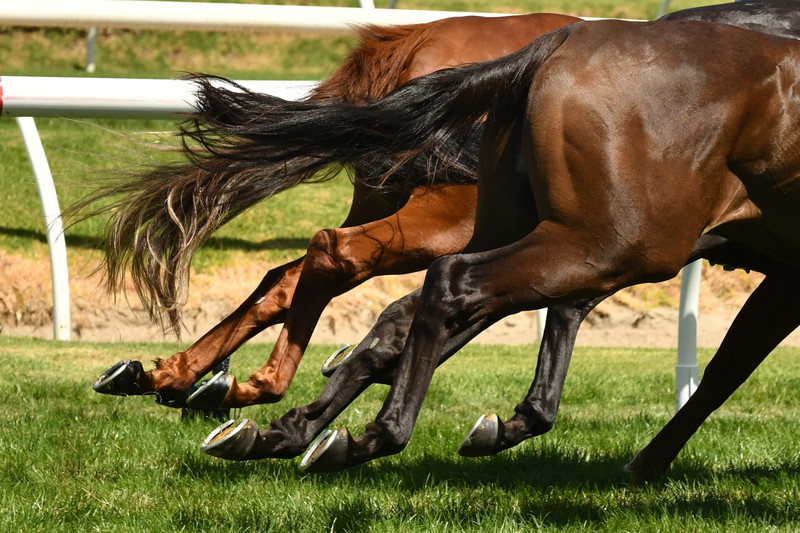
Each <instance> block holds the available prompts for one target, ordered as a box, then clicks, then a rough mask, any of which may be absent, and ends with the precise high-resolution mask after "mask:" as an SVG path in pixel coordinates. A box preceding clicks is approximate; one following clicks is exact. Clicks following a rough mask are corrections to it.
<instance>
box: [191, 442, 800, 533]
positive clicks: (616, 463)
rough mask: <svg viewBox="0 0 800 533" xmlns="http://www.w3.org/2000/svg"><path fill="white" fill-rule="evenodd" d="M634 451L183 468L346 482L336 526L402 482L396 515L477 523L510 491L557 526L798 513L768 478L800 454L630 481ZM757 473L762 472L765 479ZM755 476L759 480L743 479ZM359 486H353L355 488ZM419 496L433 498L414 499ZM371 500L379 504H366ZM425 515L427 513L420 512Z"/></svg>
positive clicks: (526, 514) (799, 474) (354, 525)
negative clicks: (613, 519) (326, 468)
mask: <svg viewBox="0 0 800 533" xmlns="http://www.w3.org/2000/svg"><path fill="white" fill-rule="evenodd" d="M630 457H632V454H631V455H623V454H619V455H615V454H608V455H605V456H600V457H591V458H586V457H584V456H582V455H581V454H578V453H559V452H558V451H557V450H555V449H547V448H545V449H544V450H536V451H534V452H533V453H529V454H524V455H523V454H520V453H515V454H507V455H500V456H496V457H491V458H482V459H462V458H458V457H455V458H453V459H452V460H450V459H448V458H446V457H440V456H437V455H433V454H431V455H425V456H422V457H416V458H406V459H403V458H402V456H400V457H396V458H387V459H379V460H377V461H375V462H373V463H368V464H366V465H363V466H360V467H356V468H354V469H351V470H347V471H344V472H340V473H336V474H321V475H319V474H317V475H304V474H302V473H299V472H298V471H297V470H296V466H297V461H296V460H292V461H283V460H277V459H276V460H265V461H258V462H246V463H227V462H223V461H220V462H209V461H208V460H205V459H204V458H202V457H194V458H193V459H189V458H188V457H187V459H189V460H188V461H187V465H186V466H187V470H186V471H184V472H183V474H184V475H187V476H190V477H203V478H212V479H216V480H218V481H220V482H223V483H232V484H235V483H238V482H240V481H243V480H254V479H263V478H264V476H265V475H266V476H270V477H272V476H282V477H284V478H286V479H287V480H289V479H292V480H299V481H301V482H308V483H310V486H309V490H315V489H316V488H317V484H319V486H323V487H325V489H327V490H331V491H333V492H336V491H337V489H338V490H341V491H343V492H349V493H350V494H351V496H349V497H348V498H346V499H345V500H344V501H330V502H329V503H328V504H325V506H326V507H327V508H326V509H319V511H320V512H324V513H327V514H328V516H330V518H331V519H334V518H335V520H336V522H335V523H336V530H337V531H363V530H364V528H365V527H366V526H367V525H369V524H373V523H375V522H376V521H380V520H389V518H388V517H387V511H386V510H382V509H379V508H376V507H375V505H374V501H372V500H371V498H373V499H374V496H373V495H375V494H384V493H385V491H386V490H390V491H399V492H400V493H401V496H400V497H399V498H398V500H399V501H398V503H397V509H395V510H393V511H392V512H393V513H394V514H396V515H397V516H396V518H397V520H400V521H401V522H402V521H403V520H405V519H408V520H413V519H415V517H416V516H417V515H418V514H420V512H421V511H420V505H422V507H423V509H424V511H423V514H429V515H430V516H428V518H435V519H439V518H442V517H446V519H447V520H448V521H451V523H454V524H455V525H456V526H458V525H459V524H461V525H469V524H477V523H481V522H482V521H484V522H485V521H486V520H488V519H491V517H492V516H493V515H502V514H503V512H504V511H503V505H504V501H508V502H512V504H511V507H512V508H513V511H511V512H510V514H509V517H510V519H511V520H512V522H516V523H517V524H523V525H526V526H532V525H534V524H536V525H537V526H539V525H542V524H545V525H550V526H553V527H558V526H574V525H576V524H586V523H596V524H599V523H603V522H605V521H607V520H609V517H610V516H618V515H620V514H622V515H625V516H627V517H629V519H630V520H636V519H637V518H638V517H642V519H644V520H646V521H648V522H649V523H651V524H652V523H653V522H654V521H656V522H657V521H658V520H661V519H663V520H667V521H669V522H670V523H672V522H673V521H675V520H680V518H681V517H685V518H687V519H690V520H700V519H702V520H714V521H720V522H724V521H728V520H733V521H737V520H738V521H742V520H744V521H748V522H764V523H770V524H773V525H779V524H785V523H794V520H795V517H796V513H795V511H796V510H794V511H793V510H792V509H790V508H789V507H787V506H786V502H785V501H782V499H781V498H775V497H773V494H772V493H771V490H770V485H771V483H772V482H774V481H775V480H777V479H781V478H787V477H788V478H789V480H790V481H791V480H792V479H794V478H796V479H797V480H800V464H798V462H797V461H791V460H787V461H786V462H784V463H779V464H775V465H772V466H769V467H746V468H741V469H728V470H725V471H724V472H722V473H719V472H718V473H716V474H713V473H710V472H709V471H708V470H706V468H705V466H704V465H703V464H701V463H698V464H680V465H679V466H677V467H675V468H673V469H672V470H670V472H669V473H668V475H667V476H665V477H664V478H663V479H661V480H659V481H658V482H656V483H653V484H650V485H647V486H644V487H636V486H634V485H631V484H630V482H629V477H628V475H627V473H626V472H624V471H623V470H622V466H623V465H624V464H625V463H626V462H627V461H628V460H629V459H630ZM759 480H761V482H760V481H759ZM743 485H744V486H748V485H751V486H752V487H753V490H744V491H742V490H741V489H740V487H741V486H743ZM354 488H355V489H356V494H357V495H356V496H352V493H353V489H354ZM419 498H422V499H423V501H427V500H430V502H429V503H425V504H419V503H417V504H416V506H414V505H412V504H411V503H409V502H411V501H412V500H414V499H419ZM370 501H372V503H373V505H370ZM421 518H424V517H421Z"/></svg>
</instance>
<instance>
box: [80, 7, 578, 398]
mask: <svg viewBox="0 0 800 533" xmlns="http://www.w3.org/2000/svg"><path fill="white" fill-rule="evenodd" d="M578 20H580V19H577V18H576V17H571V16H567V15H559V14H548V13H537V14H530V15H518V16H507V17H488V18H484V17H476V16H465V17H456V18H451V19H443V20H439V21H435V22H431V23H427V24H416V25H407V26H393V27H378V26H366V27H363V28H360V29H358V35H359V37H360V45H359V46H358V47H357V48H356V49H355V50H354V51H353V52H351V53H350V55H349V56H348V58H347V59H346V61H345V62H344V64H343V65H342V66H341V67H340V68H338V69H337V70H336V72H334V74H333V75H332V76H330V77H329V78H328V79H326V80H325V81H323V82H322V83H321V84H320V85H319V86H318V87H317V88H316V89H315V91H314V92H313V94H312V95H311V96H310V98H309V101H310V102H336V101H344V102H351V103H355V104H364V103H367V102H369V101H372V100H375V99H377V98H378V97H381V96H385V95H386V94H388V93H389V92H391V90H393V89H395V88H396V87H398V86H400V85H402V84H404V83H406V82H407V81H409V80H410V79H413V78H415V77H418V76H420V75H422V74H426V73H429V72H432V71H435V70H438V69H442V68H446V67H451V66H457V65H461V64H465V63H471V62H476V61H482V60H486V59H490V58H496V57H500V56H502V55H505V54H507V53H510V52H512V51H515V50H517V49H519V48H521V47H522V46H524V45H526V44H528V43H529V42H530V41H531V40H533V39H534V38H536V37H538V36H539V35H542V34H544V33H546V32H548V31H550V30H552V29H555V28H558V27H562V26H564V25H567V24H570V23H572V22H575V21H578ZM250 111H251V110H250V109H249V108H247V107H245V108H234V107H231V108H229V109H227V110H226V118H227V120H234V119H235V120H241V121H243V122H245V123H246V122H247V121H249V120H251V118H252V117H250V116H249V113H250ZM236 113H239V114H238V115H236ZM185 133H186V132H185ZM186 136H188V137H191V134H188V133H186ZM463 144H464V146H457V147H455V148H454V149H453V152H454V153H453V154H443V152H442V150H441V148H440V149H439V150H438V154H437V155H436V157H439V158H442V159H445V158H446V159H447V164H446V165H445V164H439V166H441V167H445V166H446V167H447V168H446V171H443V175H444V174H446V179H443V180H442V181H443V183H442V184H440V185H439V186H437V187H435V188H431V187H429V180H430V168H431V166H432V165H433V166H436V161H435V158H434V161H433V162H432V161H431V160H424V161H423V160H421V161H420V162H418V164H417V165H416V167H415V166H414V165H411V166H409V167H408V168H395V167H393V165H392V163H391V161H388V162H386V161H374V160H371V159H370V158H369V157H368V156H367V155H364V156H361V157H360V158H355V159H352V160H350V161H347V162H346V163H350V164H351V166H352V167H353V168H354V185H355V186H354V195H353V201H352V207H351V209H350V212H349V214H348V215H347V217H346V219H345V221H344V222H343V223H342V226H341V228H339V229H328V230H321V231H319V232H317V233H316V234H315V235H314V236H313V237H312V239H311V241H310V243H309V247H308V250H307V253H306V255H305V256H304V257H301V258H299V259H296V260H294V261H292V262H290V263H287V264H285V265H282V266H280V267H277V268H274V269H272V270H270V271H269V272H267V274H266V275H265V276H264V278H263V280H262V281H261V283H260V284H259V285H258V287H257V288H256V289H255V291H254V292H253V293H252V294H251V295H250V296H249V297H248V298H247V299H246V300H245V301H244V302H243V303H242V304H241V305H240V306H239V307H238V308H237V309H236V310H234V311H233V312H232V313H231V314H230V315H229V316H227V317H226V318H225V319H223V320H222V321H221V322H220V323H219V324H217V325H216V326H214V327H213V328H212V329H211V330H210V331H209V332H207V333H206V334H205V335H203V336H202V337H201V338H200V339H199V340H197V341H196V342H195V343H194V344H192V345H191V346H190V347H189V348H187V349H186V350H184V351H181V352H178V353H176V354H173V355H172V356H171V357H169V358H165V359H160V360H158V361H157V363H156V368H155V369H154V370H151V371H147V372H145V371H144V368H143V365H142V364H141V363H140V362H138V361H122V362H120V363H117V364H115V365H114V366H112V367H111V368H110V369H108V370H107V371H106V372H104V373H103V374H102V375H101V376H100V377H99V378H98V379H97V381H96V382H95V384H94V385H93V387H94V389H95V390H96V391H98V392H101V393H106V394H114V395H126V396H127V395H138V394H149V393H156V394H157V399H158V401H159V402H160V403H163V404H165V405H168V406H172V407H183V406H185V405H187V404H188V405H189V406H192V407H200V408H209V409H211V408H217V407H218V406H219V405H220V404H224V405H225V406H234V405H235V406H244V405H252V404H256V403H263V402H276V401H278V400H280V399H281V398H282V397H283V395H284V394H285V392H286V390H287V389H288V386H289V384H290V382H291V380H292V378H293V376H294V373H295V370H296V368H297V365H298V364H299V361H300V358H301V357H302V355H303V351H304V350H305V348H306V346H307V344H308V341H309V339H310V337H311V333H312V332H313V329H314V326H315V325H316V323H317V321H318V319H319V316H320V314H321V312H322V310H323V308H324V307H325V305H327V303H328V302H329V301H330V300H331V299H332V298H333V297H335V296H337V295H339V294H342V293H343V292H345V291H347V290H349V289H351V288H353V287H355V286H357V285H359V284H360V283H362V282H364V281H366V280H367V279H369V278H370V277H373V276H377V275H382V274H399V273H406V272H412V271H416V270H421V269H424V268H426V267H427V266H428V264H430V262H431V261H432V260H433V259H435V258H436V257H439V256H441V255H445V254H449V253H455V252H458V251H460V250H461V249H463V247H464V245H465V244H466V243H467V242H468V240H469V238H470V235H471V232H472V224H473V215H474V210H475V198H476V190H475V187H474V184H475V174H476V171H475V155H474V154H473V153H471V150H470V149H468V148H465V146H474V145H477V141H476V140H474V139H473V140H466V141H465V142H464V143H463ZM196 148H197V147H193V148H191V149H190V148H187V152H186V153H187V156H188V157H189V159H190V161H189V163H185V164H178V165H164V166H161V167H157V168H155V169H153V170H152V171H151V172H149V173H145V174H143V175H141V176H138V177H137V178H136V179H133V180H128V179H125V180H122V181H120V182H116V183H113V184H111V185H110V186H107V187H101V188H98V189H97V191H96V192H95V193H93V194H92V195H90V196H89V197H87V198H86V199H84V200H83V201H81V202H79V203H78V204H76V205H75V206H73V207H72V208H71V210H70V212H80V211H81V210H82V209H85V208H86V207H87V206H89V205H91V204H92V203H94V202H95V201H98V200H103V199H106V198H109V197H116V198H117V199H118V200H117V201H116V202H115V203H114V204H112V205H111V206H110V207H106V208H105V209H106V210H110V211H111V212H112V219H111V222H110V223H109V225H108V230H107V234H106V238H105V243H104V250H105V267H106V272H107V282H108V283H107V286H108V289H109V290H110V291H112V292H113V291H116V290H119V289H120V288H121V286H122V283H123V277H124V274H125V272H126V270H130V273H131V276H132V278H133V281H134V285H135V287H136V291H137V293H138V294H139V296H140V299H141V300H142V302H143V304H144V307H145V309H146V310H147V311H148V313H149V314H150V316H151V318H154V319H161V320H162V324H165V323H167V322H168V323H169V326H170V327H171V328H172V329H173V330H174V331H176V332H179V328H180V305H179V302H180V301H181V295H182V294H183V293H184V292H185V290H186V285H187V281H188V268H189V264H190V262H191V257H192V255H193V253H194V252H195V251H196V250H197V248H198V247H199V246H200V245H201V244H202V242H203V241H204V240H205V239H206V238H207V237H208V236H210V235H211V234H212V233H213V232H214V231H215V230H216V229H218V228H219V227H220V226H222V225H223V224H225V223H226V222H228V221H229V220H231V219H232V218H234V217H235V216H236V215H238V214H239V213H241V212H242V211H244V210H246V209H247V208H249V207H250V206H252V205H254V204H256V203H258V202H259V201H261V200H263V199H265V198H268V197H271V196H272V195H274V194H278V193H279V192H281V191H283V190H286V189H288V188H290V187H292V186H294V185H297V184H299V183H302V182H312V181H320V180H323V179H325V178H327V177H329V176H330V172H329V173H323V174H320V173H319V171H321V170H323V169H325V167H328V166H330V165H331V164H332V163H338V162H340V160H338V159H336V158H335V157H333V156H331V155H329V156H328V157H327V158H325V159H317V160H310V159H309V158H307V157H303V154H302V153H301V152H299V151H295V152H294V155H293V156H290V155H287V156H286V157H284V158H283V159H282V160H280V161H274V162H273V163H271V164H266V163H265V161H264V160H261V159H260V158H259V157H258V156H257V154H260V153H263V152H266V151H270V150H272V149H273V147H272V146H271V145H270V144H269V143H266V144H264V143H262V142H261V141H259V140H255V141H252V142H245V143H241V144H238V146H236V149H233V148H231V147H224V148H221V147H219V146H210V145H209V146H205V148H206V156H207V157H201V156H198V155H197V153H196V151H195V150H196ZM473 151H474V150H473ZM237 157H238V159H236V158H237ZM387 165H388V168H389V169H390V170H391V172H390V173H389V175H388V177H387V176H385V174H386V168H387ZM377 176H381V177H382V179H381V181H382V187H380V188H377V187H375V186H374V185H373V184H372V181H374V180H375V179H377V178H376V177H377ZM384 178H385V179H384ZM390 185H391V186H390ZM201 192H202V194H200V193H201ZM432 229H435V231H432ZM280 322H283V323H284V326H283V329H282V330H281V332H280V334H279V336H278V339H277V342H276V345H275V348H274V349H273V351H272V353H271V355H270V358H269V360H268V362H267V364H266V365H265V366H264V367H263V368H262V369H261V370H259V371H258V372H256V373H255V374H253V375H252V376H251V377H250V379H249V380H248V381H247V382H246V383H241V384H237V383H236V380H235V378H233V376H231V375H229V374H227V373H225V372H222V371H220V372H218V373H216V374H215V375H214V376H213V377H212V378H211V379H210V380H208V381H207V382H204V383H203V384H201V386H200V387H196V386H195V385H194V384H195V383H196V382H197V380H198V379H200V378H201V377H202V376H203V375H205V374H206V373H207V372H208V371H209V370H210V369H212V368H214V367H215V366H216V365H219V364H220V363H221V362H223V361H224V360H225V359H226V358H227V357H228V356H230V355H231V354H232V353H233V352H234V351H235V350H236V349H237V348H238V347H239V346H241V345H242V344H243V343H244V342H246V341H247V340H249V339H250V338H251V337H253V336H254V335H256V334H257V333H259V332H260V331H262V330H264V329H265V328H266V327H268V326H271V325H274V324H278V323H280ZM328 371H332V368H330V369H328Z"/></svg>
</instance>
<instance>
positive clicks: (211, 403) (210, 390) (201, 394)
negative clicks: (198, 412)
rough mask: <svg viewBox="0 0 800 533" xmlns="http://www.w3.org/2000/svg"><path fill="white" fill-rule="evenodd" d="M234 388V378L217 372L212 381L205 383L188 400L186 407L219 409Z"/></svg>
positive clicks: (225, 373)
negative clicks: (232, 387)
mask: <svg viewBox="0 0 800 533" xmlns="http://www.w3.org/2000/svg"><path fill="white" fill-rule="evenodd" d="M231 386H233V376H232V375H231V374H228V373H227V372H217V373H216V374H214V375H213V376H212V377H211V379H208V380H206V381H203V382H201V383H200V385H199V386H198V387H197V390H196V391H194V392H193V393H192V394H190V395H189V397H188V398H186V405H187V406H189V407H193V408H195V409H217V408H219V406H220V404H222V402H223V400H225V396H227V395H228V391H229V390H230V389H231Z"/></svg>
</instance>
